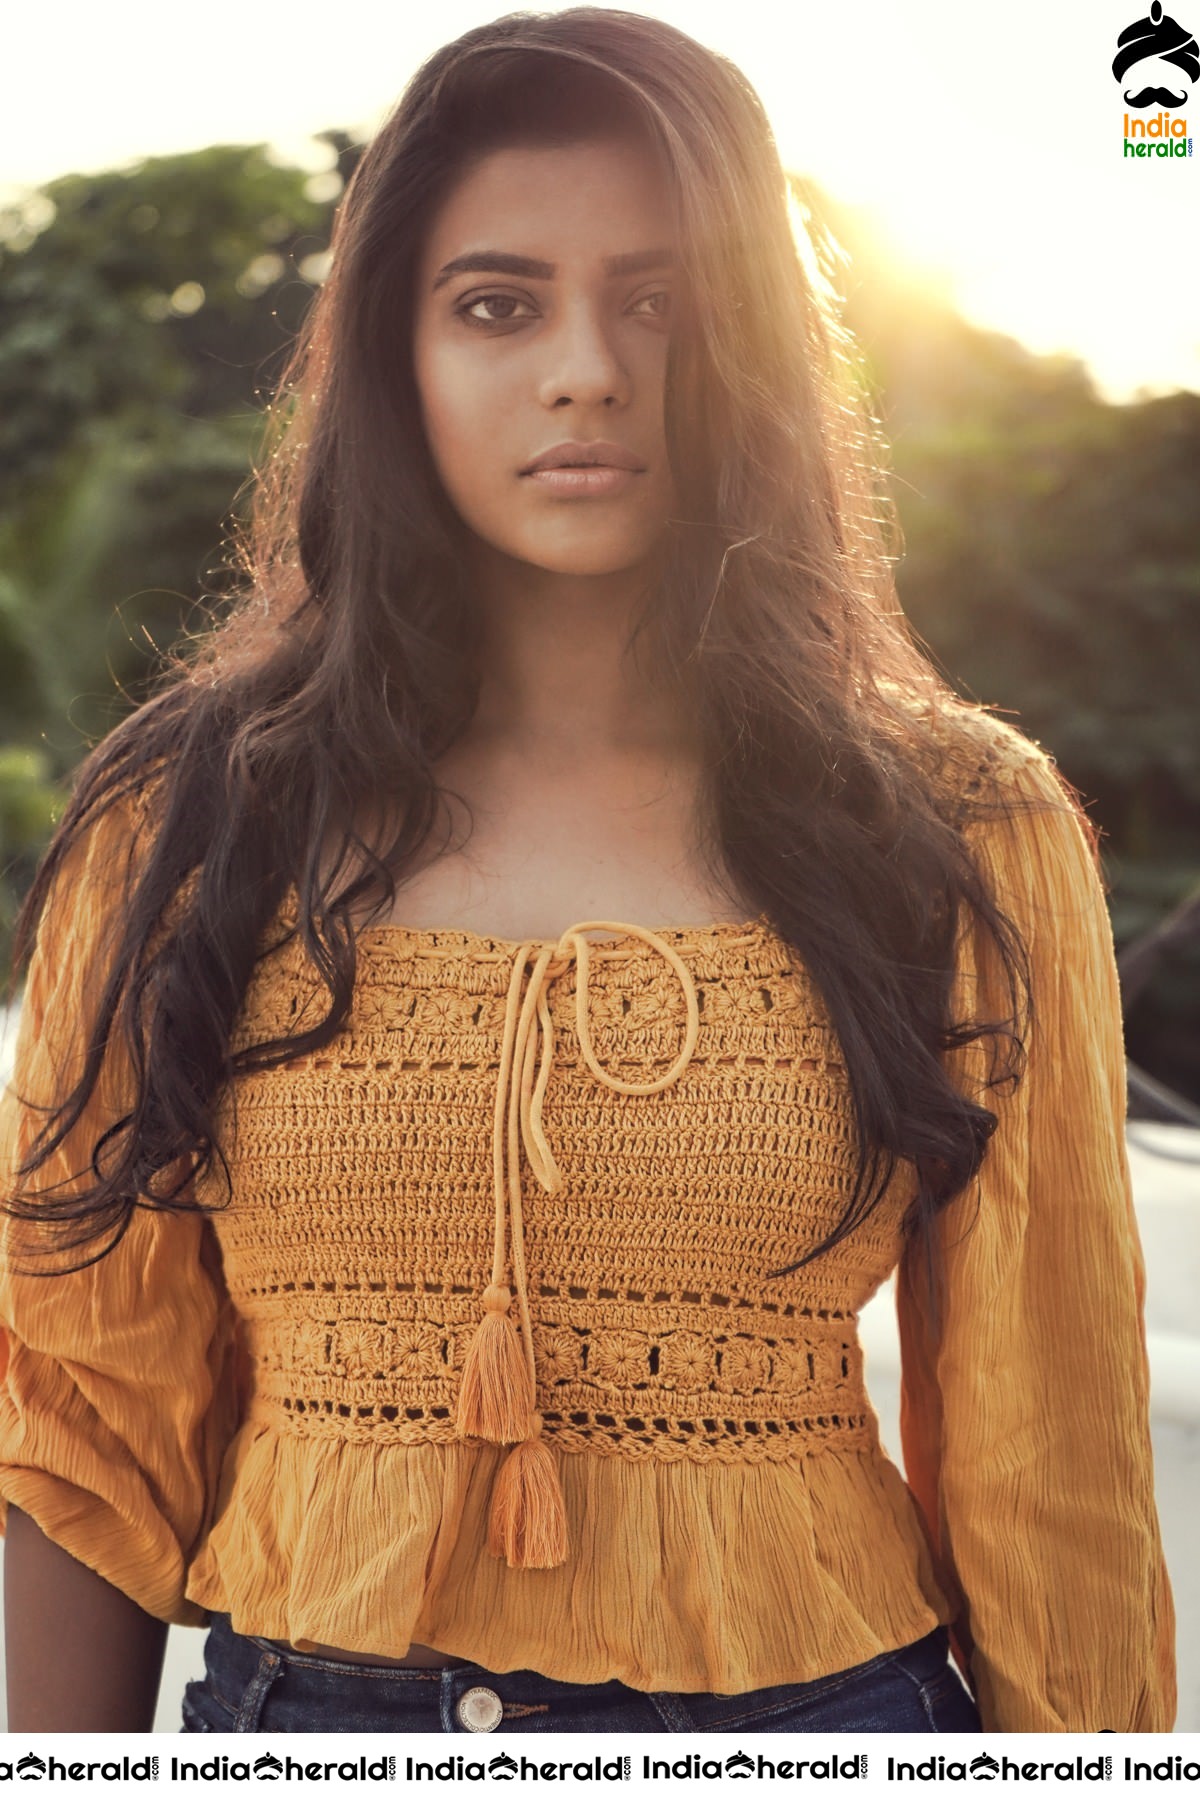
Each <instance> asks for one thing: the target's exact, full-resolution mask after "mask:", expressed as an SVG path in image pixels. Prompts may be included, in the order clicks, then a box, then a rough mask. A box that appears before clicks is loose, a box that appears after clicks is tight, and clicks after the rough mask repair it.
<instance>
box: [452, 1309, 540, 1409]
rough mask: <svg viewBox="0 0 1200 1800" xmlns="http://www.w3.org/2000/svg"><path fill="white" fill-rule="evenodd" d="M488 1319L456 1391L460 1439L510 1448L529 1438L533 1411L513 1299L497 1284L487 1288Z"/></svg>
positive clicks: (472, 1346) (485, 1317) (469, 1353)
mask: <svg viewBox="0 0 1200 1800" xmlns="http://www.w3.org/2000/svg"><path fill="white" fill-rule="evenodd" d="M483 1305H484V1314H483V1318H482V1319H481V1321H480V1323H479V1326H478V1329H477V1330H476V1332H475V1335H474V1337H473V1338H472V1339H471V1342H470V1343H469V1344H468V1346H467V1352H466V1355H465V1357H464V1358H463V1369H462V1377H461V1379H460V1381H459V1388H458V1416H457V1425H458V1432H459V1435H460V1437H481V1438H487V1439H488V1440H489V1441H490V1442H492V1443H494V1444H512V1443H517V1442H519V1441H520V1440H521V1439H522V1438H526V1437H528V1435H529V1431H530V1427H531V1421H532V1418H533V1408H532V1404H531V1401H530V1397H529V1370H528V1368H527V1367H526V1363H525V1353H524V1350H523V1348H522V1345H521V1338H520V1334H519V1332H518V1331H517V1327H516V1324H515V1322H514V1321H513V1319H512V1318H511V1317H510V1315H509V1307H510V1306H511V1305H512V1294H511V1293H510V1291H509V1290H508V1288H506V1287H502V1286H500V1285H499V1284H498V1283H496V1282H493V1283H491V1284H490V1285H489V1286H488V1287H487V1288H485V1289H484V1294H483Z"/></svg>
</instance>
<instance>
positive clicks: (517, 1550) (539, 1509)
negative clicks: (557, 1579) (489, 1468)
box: [487, 1413, 567, 1569]
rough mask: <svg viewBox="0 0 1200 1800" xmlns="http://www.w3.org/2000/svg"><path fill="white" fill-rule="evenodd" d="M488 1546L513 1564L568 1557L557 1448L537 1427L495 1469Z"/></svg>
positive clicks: (552, 1562)
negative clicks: (553, 1448)
mask: <svg viewBox="0 0 1200 1800" xmlns="http://www.w3.org/2000/svg"><path fill="white" fill-rule="evenodd" d="M487 1547H488V1549H489V1550H490V1551H491V1553H492V1555H493V1556H503V1557H505V1558H506V1559H507V1561H508V1566H509V1568H510V1569H553V1568H556V1567H557V1566H558V1564H559V1563H563V1562H566V1560H567V1514H566V1508H565V1507H564V1505H563V1496H562V1487H561V1486H560V1484H559V1479H558V1468H557V1465H556V1462H555V1457H554V1452H553V1451H552V1450H551V1449H550V1446H549V1445H548V1444H547V1443H545V1442H544V1440H543V1438H542V1416H541V1414H540V1413H534V1415H533V1432H532V1435H531V1436H530V1437H527V1438H526V1439H525V1441H524V1443H521V1444H517V1445H516V1446H515V1447H514V1448H513V1449H512V1450H510V1451H509V1453H508V1455H507V1456H506V1457H505V1459H504V1461H503V1463H502V1464H501V1466H500V1468H499V1470H498V1471H497V1474H496V1480H495V1484H494V1486H493V1488H492V1510H491V1517H490V1519H489V1521H488V1540H487Z"/></svg>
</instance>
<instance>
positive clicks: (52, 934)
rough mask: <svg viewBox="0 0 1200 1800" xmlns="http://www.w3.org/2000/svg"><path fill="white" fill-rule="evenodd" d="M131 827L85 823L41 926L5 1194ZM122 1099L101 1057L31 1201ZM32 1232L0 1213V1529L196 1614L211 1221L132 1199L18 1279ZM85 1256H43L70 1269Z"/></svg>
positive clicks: (161, 1605) (219, 1348) (1, 1117)
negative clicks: (88, 827)
mask: <svg viewBox="0 0 1200 1800" xmlns="http://www.w3.org/2000/svg"><path fill="white" fill-rule="evenodd" d="M129 830H130V823H129V815H128V813H127V812H124V811H123V812H120V813H117V812H114V813H112V814H110V815H108V816H106V818H105V819H104V820H103V821H102V822H101V824H100V825H99V826H98V827H96V828H94V829H93V830H92V831H91V832H90V833H89V835H88V837H87V838H86V840H85V841H84V842H83V843H82V844H81V845H79V846H78V847H77V848H76V850H75V852H74V853H73V855H72V857H71V859H70V860H69V862H68V864H67V866H66V868H65V869H64V871H63V875H62V878H61V879H60V880H59V882H58V883H57V885H56V891H55V895H54V896H53V897H52V901H51V904H50V906H49V908H48V909H47V912H46V914H45V915H44V917H43V920H42V925H41V930H40V931H39V934H38V942H37V947H36V950H35V952H34V956H33V959H32V963H31V967H30V971H29V978H28V981H27V983H26V991H25V998H24V1004H23V1007H22V1013H21V1026H20V1032H19V1037H18V1043H17V1050H16V1064H15V1070H14V1074H13V1077H12V1082H11V1085H10V1088H9V1091H8V1093H7V1094H6V1095H5V1097H4V1100H3V1102H2V1103H0V1170H2V1171H3V1190H2V1192H3V1197H4V1199H5V1201H6V1202H7V1199H8V1197H9V1195H10V1194H11V1193H12V1192H13V1191H14V1189H15V1186H16V1182H15V1170H16V1168H17V1166H18V1163H19V1161H20V1159H21V1158H22V1157H23V1155H24V1154H25V1152H26V1151H27V1149H28V1147H29V1145H30V1143H31V1142H32V1140H33V1137H34V1136H35V1134H36V1133H37V1131H38V1129H39V1127H40V1126H41V1124H42V1123H43V1120H44V1114H43V1113H41V1112H39V1111H38V1110H37V1103H45V1102H46V1101H48V1100H49V1099H50V1098H51V1097H60V1096H61V1095H62V1093H63V1091H64V1082H65V1081H66V1082H67V1083H68V1085H69V1080H73V1079H74V1071H75V1069H76V1068H77V1066H78V1062H77V1059H78V1056H79V1054H80V1049H81V1047H80V1044H79V1041H78V1039H79V1033H80V1030H81V1026H82V1023H83V1021H84V1020H85V1018H87V1017H88V1016H89V1010H90V1006H91V1003H92V999H93V997H94V994H95V991H96V984H97V981H98V979H99V971H100V968H101V967H102V966H103V962H104V943H105V941H106V937H107V929H108V926H109V925H110V924H111V922H112V920H113V918H114V909H115V908H117V907H119V905H120V903H121V899H122V894H123V873H122V871H123V868H124V865H125V862H126V855H125V852H126V850H127V848H128V833H129ZM122 839H124V841H122ZM68 1078H69V1080H68ZM126 1092H127V1080H126V1077H125V1075H124V1074H123V1072H122V1069H121V1066H120V1063H119V1059H118V1058H117V1056H116V1055H114V1054H112V1053H110V1054H109V1056H108V1058H107V1059H106V1064H105V1068H104V1070H103V1071H102V1075H101V1079H100V1082H99V1083H98V1084H97V1088H96V1090H95V1091H94V1092H93V1095H92V1098H91V1100H90V1101H89V1104H88V1107H87V1109H86V1110H85V1112H84V1114H83V1116H82V1117H81V1119H80V1121H79V1123H78V1124H77V1126H76V1127H75V1128H74V1130H73V1131H72V1132H71V1134H70V1135H69V1137H68V1138H67V1140H66V1141H65V1143H64V1144H63V1145H62V1146H61V1148H60V1149H59V1150H58V1151H56V1152H55V1154H54V1156H53V1157H52V1158H51V1159H50V1161H49V1162H48V1163H47V1164H46V1165H45V1166H44V1167H43V1168H42V1169H41V1170H39V1171H38V1172H37V1174H36V1175H35V1176H34V1178H33V1183H32V1186H33V1191H34V1193H35V1195H36V1194H37V1193H38V1192H40V1191H46V1190H48V1189H49V1188H50V1187H51V1186H52V1185H54V1184H56V1183H63V1184H69V1183H70V1182H71V1181H72V1180H74V1179H75V1178H76V1177H77V1176H78V1174H79V1171H80V1170H81V1169H86V1168H87V1167H88V1163H89V1159H90V1155H91V1151H92V1147H93V1145H94V1144H95V1141H96V1139H97V1137H98V1136H99V1134H100V1132H101V1131H102V1130H103V1128H104V1127H105V1126H106V1125H107V1124H108V1123H110V1122H111V1121H112V1120H113V1119H114V1118H117V1117H119V1116H120V1114H121V1112H123V1111H124V1110H125V1108H124V1106H123V1104H122V1102H123V1100H124V1099H125V1097H126ZM30 1102H33V1103H34V1104H30ZM58 1191H60V1192H65V1191H69V1186H64V1187H60V1188H59V1190H58ZM40 1230H41V1228H40V1227H38V1226H36V1225H31V1224H29V1223H27V1222H23V1221H19V1220H15V1219H13V1218H12V1217H11V1216H9V1215H8V1214H7V1213H6V1214H4V1215H3V1216H2V1217H0V1244H2V1247H3V1248H2V1254H0V1350H2V1357H0V1528H3V1527H4V1526H5V1525H6V1523H7V1510H8V1503H9V1502H10V1501H11V1502H12V1503H13V1504H14V1505H15V1506H18V1507H19V1508H20V1509H21V1510H22V1511H23V1512H25V1513H27V1514H28V1515H29V1516H30V1517H31V1518H33V1519H34V1520H35V1521H36V1523H37V1524H38V1525H39V1526H40V1527H41V1529H42V1530H43V1531H44V1532H45V1533H46V1535H47V1536H48V1537H50V1538H51V1539H52V1540H53V1541H54V1542H55V1543H57V1544H58V1545H60V1546H61V1547H62V1548H63V1549H65V1550H66V1551H68V1552H69V1553H70V1554H71V1555H72V1556H74V1557H75V1558H76V1559H77V1560H78V1561H79V1562H82V1563H85V1564H86V1565H87V1566H88V1567H89V1568H91V1569H94V1570H96V1571H97V1572H98V1573H99V1574H101V1575H103V1576H104V1577H105V1578H106V1579H107V1580H108V1581H110V1582H112V1583H113V1585H114V1586H116V1587H118V1588H120V1589H121V1590H122V1591H123V1592H124V1593H126V1594H128V1595H129V1596H130V1597H131V1598H132V1599H134V1600H135V1601H136V1602H137V1603H138V1604H139V1605H140V1606H141V1607H143V1608H144V1609H145V1610H146V1611H147V1612H149V1613H152V1614H154V1615H155V1616H156V1617H158V1618H162V1619H168V1620H171V1621H173V1622H176V1623H181V1624H198V1623H202V1622H203V1621H204V1619H205V1617H206V1615H205V1613H204V1611H203V1610H202V1609H201V1608H200V1607H197V1606H195V1605H193V1604H192V1603H191V1602H190V1601H188V1600H186V1599H185V1597H184V1590H185V1586H186V1580H187V1568H188V1563H189V1560H190V1557H191V1555H192V1553H193V1551H194V1549H195V1546H196V1544H197V1541H198V1539H199V1538H200V1537H201V1535H202V1534H203V1532H204V1530H205V1528H206V1526H207V1523H208V1520H209V1517H210V1514H211V1509H212V1506H213V1502H214V1498H215V1493H216V1488H217V1481H218V1476H219V1471H220V1464H221V1459H222V1455H223V1452H224V1449H225V1447H226V1444H227V1443H228V1441H229V1438H230V1436H231V1435H232V1432H233V1429H234V1426H235V1414H236V1406H237V1399H236V1370H237V1352H236V1329H235V1322H234V1318H233V1314H232V1308H231V1305H230V1302H229V1298H228V1294H227V1292H226V1289H225V1284H224V1280H223V1277H222V1272H221V1261H220V1253H219V1249H218V1246H217V1242H216V1239H215V1237H214V1235H213V1233H212V1228H211V1223H210V1221H209V1220H208V1219H207V1218H205V1217H204V1216H202V1215H200V1214H197V1213H184V1214H177V1213H170V1212H157V1211H153V1210H148V1209H144V1208H140V1207H139V1208H138V1209H136V1210H135V1213H134V1216H133V1220H132V1223H131V1225H130V1227H129V1229H128V1230H127V1232H126V1233H125V1236H124V1237H123V1238H122V1239H121V1241H120V1242H119V1243H118V1244H117V1246H116V1248H115V1249H113V1250H112V1251H111V1252H109V1253H108V1254H106V1255H105V1256H103V1257H102V1258H101V1259H100V1260H99V1261H98V1262H96V1263H95V1264H93V1265H92V1266H91V1267H90V1268H86V1269H83V1270H80V1271H78V1272H74V1273H50V1274H47V1275H43V1274H29V1273H24V1272H21V1271H23V1270H27V1269H30V1268H36V1267H38V1259H37V1258H36V1257H33V1256H31V1255H30V1253H29V1251H30V1246H31V1245H33V1244H36V1243H38V1242H41V1243H44V1242H45V1241H46V1240H45V1238H44V1236H39V1233H40ZM94 1248H95V1246H92V1247H91V1249H89V1250H83V1251H77V1252H74V1253H72V1254H71V1255H70V1256H69V1257H60V1256H57V1255H56V1256H55V1257H52V1258H50V1259H48V1260H47V1259H43V1260H42V1264H41V1266H43V1267H46V1266H49V1267H50V1268H51V1269H54V1268H56V1267H57V1266H58V1264H59V1263H60V1262H61V1263H65V1262H69V1261H76V1262H77V1261H78V1260H79V1259H80V1258H81V1257H82V1256H86V1255H88V1254H91V1253H92V1251H93V1250H94Z"/></svg>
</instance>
